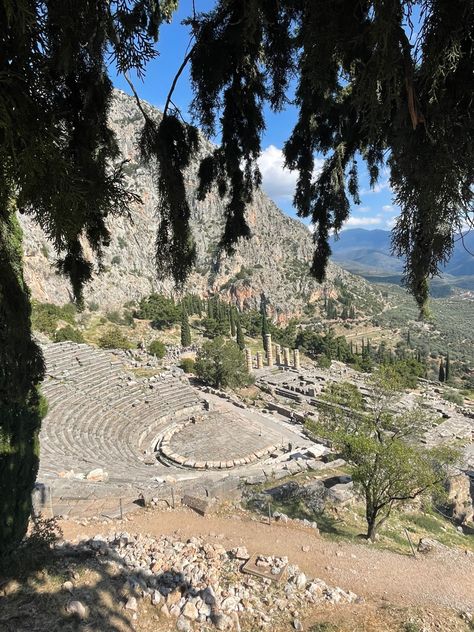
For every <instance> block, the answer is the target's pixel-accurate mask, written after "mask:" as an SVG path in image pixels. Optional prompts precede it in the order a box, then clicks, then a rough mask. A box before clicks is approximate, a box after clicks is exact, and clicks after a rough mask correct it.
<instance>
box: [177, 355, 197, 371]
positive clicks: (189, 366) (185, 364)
mask: <svg viewBox="0 0 474 632" xmlns="http://www.w3.org/2000/svg"><path fill="white" fill-rule="evenodd" d="M195 364H196V363H195V362H194V360H193V359H192V358H183V359H182V360H181V362H180V363H179V366H180V367H181V368H182V369H183V371H184V372H185V373H194V365H195Z"/></svg>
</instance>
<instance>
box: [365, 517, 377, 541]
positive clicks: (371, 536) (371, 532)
mask: <svg viewBox="0 0 474 632" xmlns="http://www.w3.org/2000/svg"><path fill="white" fill-rule="evenodd" d="M376 535H377V525H376V523H375V517H373V518H370V520H369V519H367V540H371V541H372V542H375V536H376Z"/></svg>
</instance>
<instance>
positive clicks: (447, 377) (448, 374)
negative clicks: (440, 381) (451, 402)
mask: <svg viewBox="0 0 474 632" xmlns="http://www.w3.org/2000/svg"><path fill="white" fill-rule="evenodd" d="M450 378H451V360H450V357H449V351H448V353H447V354H446V364H445V367H444V379H445V381H446V382H449V380H450Z"/></svg>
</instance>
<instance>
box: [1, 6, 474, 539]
mask: <svg viewBox="0 0 474 632" xmlns="http://www.w3.org/2000/svg"><path fill="white" fill-rule="evenodd" d="M190 4H191V5H192V3H190ZM176 6H177V0H154V1H151V0H130V1H127V2H123V1H122V0H110V2H95V3H91V2H88V1H86V0H75V1H74V2H73V1H72V0H62V1H61V2H58V1H57V0H44V2H37V1H35V0H22V1H21V2H17V1H16V0H2V1H1V2H0V78H1V79H0V80H1V86H2V88H1V90H0V172H1V173H0V183H1V184H0V223H1V234H2V235H3V237H2V239H3V242H2V251H1V253H0V256H1V257H2V261H3V263H2V265H3V266H4V268H5V269H6V270H7V272H8V271H10V273H12V271H15V278H16V279H17V282H12V283H9V281H8V279H9V278H10V277H9V276H8V274H7V276H6V277H2V279H1V281H0V283H1V297H0V298H1V301H2V306H1V307H0V314H1V318H2V320H1V322H0V331H1V332H9V331H13V329H14V328H15V327H16V333H15V336H17V342H18V344H19V346H17V347H16V348H13V347H12V345H11V344H10V341H7V344H6V346H4V347H2V350H1V351H0V353H1V354H2V356H1V359H2V368H1V370H2V375H4V376H6V377H5V379H4V383H3V386H2V387H1V389H0V403H1V405H2V406H5V407H6V408H7V409H8V410H10V408H11V407H12V406H14V407H15V406H17V408H15V410H16V411H17V412H18V411H20V410H23V411H25V413H24V419H25V420H27V419H30V417H29V415H30V413H29V412H27V411H29V410H31V401H32V400H31V397H33V395H32V393H33V391H34V387H35V386H36V385H37V384H38V383H39V381H40V380H41V356H40V352H39V351H38V349H37V348H36V347H35V345H34V343H33V342H32V340H31V327H30V321H29V314H28V308H27V304H28V296H27V294H26V290H25V288H24V287H23V282H22V281H19V279H21V278H22V277H21V257H20V259H18V251H17V250H15V249H13V250H12V249H11V248H9V244H8V243H4V242H5V240H6V242H8V240H9V237H8V235H11V226H12V221H13V220H12V217H11V215H12V210H11V209H12V207H11V203H12V201H13V200H14V201H15V204H16V207H17V208H18V210H19V211H21V212H22V213H24V214H27V215H29V216H30V218H31V219H33V220H34V221H36V222H37V223H38V224H39V225H40V226H41V227H42V228H43V229H44V230H45V232H46V234H47V235H48V237H49V238H50V239H51V241H52V243H53V245H54V247H55V249H56V251H57V253H58V267H59V269H60V270H61V271H62V272H63V273H65V274H67V275H68V277H69V278H70V281H71V285H72V290H73V294H74V297H75V300H76V301H77V302H78V303H79V304H80V303H81V300H82V289H83V286H84V284H85V283H86V282H87V281H88V280H89V279H90V278H91V275H92V272H93V263H92V262H91V261H89V260H88V259H87V258H86V255H85V250H84V244H85V243H86V242H88V246H89V247H90V249H91V251H92V252H93V253H95V255H96V257H97V261H98V263H99V264H100V259H101V255H102V252H103V249H104V248H105V247H106V246H107V244H108V243H109V240H110V235H109V231H108V226H110V225H111V223H113V218H114V217H115V216H119V215H127V214H128V213H129V212H130V210H131V207H132V206H133V205H134V204H137V203H138V202H139V200H138V198H137V196H136V195H135V194H134V193H133V192H130V191H128V190H127V188H126V181H125V176H124V171H123V167H124V164H123V158H122V157H121V156H119V152H118V148H117V144H116V141H115V138H114V134H113V132H112V130H111V129H110V127H109V125H108V114H109V111H110V107H111V103H112V98H113V92H112V82H111V80H110V77H109V74H108V73H109V68H110V67H111V64H110V59H111V58H112V61H113V62H114V63H115V66H116V68H117V70H118V72H119V73H123V74H125V75H126V76H127V80H128V81H129V79H128V74H127V73H128V72H129V71H134V72H135V73H137V74H138V75H139V76H143V74H144V71H145V67H146V65H147V63H148V62H149V61H150V60H151V59H152V58H153V57H154V56H155V55H156V54H157V52H158V50H157V42H158V34H159V29H160V26H161V25H162V24H163V22H166V21H169V20H170V19H171V16H172V14H173V11H174V10H175V9H176ZM192 6H193V5H192ZM416 9H422V10H421V11H418V14H419V15H420V17H419V24H418V25H417V27H418V28H415V29H413V32H414V33H416V35H415V36H412V35H411V32H410V30H409V29H407V28H406V24H410V21H411V19H412V18H413V15H414V11H415V10H416ZM473 25H474V7H473V0H437V1H436V2H435V1H434V0H429V1H427V0H409V1H407V2H402V1H401V0H390V1H388V0H387V1H383V2H380V1H377V2H375V1H370V0H369V1H367V2H363V3H360V2H359V3H354V2H353V0H337V1H329V0H314V1H313V2H309V1H308V2H296V1H295V0H280V1H279V2H268V0H252V1H247V2H243V1H242V0H216V2H215V4H214V8H213V9H212V10H211V11H209V12H206V13H201V14H195V13H194V12H193V13H192V14H191V15H190V17H189V20H188V21H187V22H186V28H189V30H190V37H191V40H192V41H191V45H190V48H189V50H188V52H187V53H186V56H185V59H184V60H183V63H182V65H181V66H180V70H179V72H178V75H177V76H176V81H177V79H178V78H179V74H180V73H181V72H182V69H183V68H184V67H185V66H186V63H188V62H189V63H190V64H191V80H192V89H193V91H194V101H193V106H192V110H193V113H194V115H195V121H196V123H197V124H199V125H200V126H201V127H202V128H203V130H204V132H205V133H208V134H213V135H214V134H215V135H217V136H220V139H221V144H220V146H219V147H217V148H216V149H215V150H214V151H213V153H212V154H211V155H210V156H207V157H204V159H203V160H202V163H201V166H200V169H199V190H198V197H199V198H200V199H203V198H204V197H205V196H206V195H207V194H208V193H209V192H211V190H213V191H214V190H215V191H217V193H218V194H220V195H221V196H222V197H223V199H225V201H226V210H225V226H224V230H223V233H222V236H221V240H220V243H219V249H220V250H225V251H227V252H231V251H232V249H233V246H234V244H235V243H236V241H237V240H238V239H239V238H240V237H249V236H250V229H249V226H248V224H247V222H246V216H245V209H246V205H247V204H248V203H250V202H251V200H252V193H253V189H254V187H255V185H258V184H259V183H260V181H261V175H260V173H259V170H258V166H257V163H256V160H257V158H258V156H259V154H260V152H261V143H260V141H261V135H262V132H263V130H264V125H265V121H264V112H265V111H266V108H268V107H270V108H271V109H272V110H274V111H276V112H277V111H279V110H281V109H282V108H283V107H284V105H285V104H286V103H287V102H288V100H289V99H290V100H292V101H293V102H294V103H295V105H296V108H297V109H298V120H297V123H296V126H295V128H294V130H293V132H292V134H291V137H290V138H289V140H288V142H287V143H286V145H285V148H284V152H285V157H286V163H287V166H288V167H289V168H290V169H294V170H296V171H297V174H298V184H297V188H296V193H295V200H294V202H295V207H296V208H297V211H298V214H299V215H300V216H301V217H305V218H309V219H311V221H312V223H313V225H314V226H315V230H314V241H315V252H314V259H313V264H312V272H313V274H314V275H315V276H316V278H318V279H319V280H322V279H323V278H324V275H325V271H326V266H327V261H328V258H329V255H330V248H329V244H328V239H329V235H330V233H331V231H335V232H336V233H337V232H338V231H339V230H340V228H341V227H342V225H343V223H344V222H345V221H346V220H347V218H348V216H349V212H350V203H349V197H351V198H352V199H353V201H354V202H355V203H358V202H359V197H358V176H357V165H358V162H357V159H360V160H362V161H364V162H365V163H366V165H367V167H368V170H369V174H370V181H371V185H373V186H375V184H376V183H377V181H378V180H379V179H380V177H381V174H384V173H385V168H387V169H388V171H389V184H390V186H391V188H392V191H393V196H394V201H395V203H397V204H398V205H399V206H400V209H401V213H400V216H399V219H398V220H397V224H396V226H395V229H394V234H393V237H394V239H393V245H394V248H395V251H396V253H397V254H399V255H403V256H404V257H405V261H406V267H405V284H406V285H407V287H408V288H409V289H410V291H411V292H412V293H413V295H414V296H415V297H416V300H417V301H418V303H419V305H420V308H421V310H422V311H423V310H425V306H426V301H427V296H428V279H429V278H430V277H431V276H433V275H435V274H436V273H437V271H438V269H439V267H440V265H441V264H443V263H444V261H445V260H446V259H447V258H448V257H449V255H450V253H451V251H452V247H453V236H454V234H455V232H456V231H458V230H459V229H460V228H461V227H462V226H463V223H464V220H465V219H466V218H469V217H470V213H472V204H473V188H472V182H473V175H474V142H473V140H474V139H473V136H474V126H473V125H472V94H473V93H474V73H473V72H472V68H473V57H474V47H473V44H472V41H473V38H472V33H473ZM295 77H296V79H297V90H296V95H293V94H292V93H291V90H290V82H291V81H292V80H293V78H295ZM176 81H173V82H172V87H171V89H170V92H169V94H168V96H167V98H166V101H165V106H164V109H163V116H162V117H161V118H160V119H159V120H156V119H153V118H151V116H150V114H149V110H148V109H147V108H145V107H143V106H142V104H141V102H140V100H139V98H138V96H137V94H136V92H135V89H134V88H133V86H131V84H130V86H131V87H130V89H131V91H132V93H133V94H134V96H135V98H136V102H137V106H138V108H139V110H140V111H141V114H142V116H143V130H142V133H141V137H140V139H139V143H138V145H139V151H140V155H141V158H142V159H143V160H144V161H145V162H147V164H148V165H149V167H150V169H151V171H152V174H153V181H154V184H155V187H156V192H157V194H158V195H157V196H156V199H157V216H158V217H159V227H158V234H157V240H156V263H157V271H158V273H159V274H160V275H161V276H170V275H171V276H172V277H173V278H174V280H175V282H176V283H177V284H178V285H182V284H183V282H184V281H185V279H186V276H187V274H188V273H189V271H190V269H191V267H192V265H193V263H194V261H195V257H196V248H195V242H194V239H193V235H192V232H191V228H190V216H191V208H190V198H189V196H188V195H187V192H186V188H185V181H186V180H185V172H186V169H187V168H188V166H189V165H190V162H191V159H192V157H193V156H194V155H195V154H196V150H197V147H198V144H199V136H198V134H197V131H196V128H195V127H193V126H191V125H189V124H187V123H185V122H184V121H183V120H182V113H181V112H179V111H178V109H177V108H176V106H175V105H174V102H173V89H174V86H175V85H176ZM293 97H294V98H293ZM317 153H323V154H324V155H325V156H326V162H325V164H324V167H323V169H322V170H321V172H320V174H319V175H318V176H317V178H316V179H315V178H314V173H315V169H314V166H315V162H314V161H315V156H316V154H317ZM360 160H359V161H360ZM87 251H89V248H88V249H87ZM3 303H8V305H6V306H4V305H3ZM20 304H21V305H22V306H23V312H21V313H22V314H23V316H22V317H20V318H18V313H19V312H18V311H17V310H16V308H17V307H18V305H20ZM425 311H426V310H425ZM209 315H210V316H211V314H209ZM2 335H4V333H2ZM13 339H14V337H13V338H11V340H13ZM18 349H25V350H26V351H25V353H21V354H20V353H18ZM18 407H19V408H18ZM18 415H20V417H21V414H20V413H19V412H18ZM18 415H17V416H16V417H15V419H17V421H15V424H16V425H17V426H18V428H20V427H23V428H25V427H26V426H22V423H23V422H22V421H18ZM6 419H7V416H3V417H2V420H1V422H0V423H1V424H2V426H1V433H2V437H3V436H4V435H5V433H6V435H9V433H10V430H9V428H10V426H11V423H13V422H11V423H10V422H7V421H5V420H6ZM25 423H26V424H27V426H28V427H29V428H30V431H31V432H30V438H31V441H30V442H29V443H28V442H26V443H25V444H24V449H25V450H26V449H27V448H26V446H29V448H28V449H29V450H30V453H29V457H28V458H25V459H23V464H24V465H23V466H22V467H25V468H27V469H28V475H27V476H24V480H25V481H29V482H28V483H27V484H25V485H24V486H23V487H16V486H14V485H13V486H10V485H8V484H6V485H4V487H2V490H4V491H5V493H6V495H7V496H6V497H4V496H2V502H4V503H5V511H2V512H0V522H1V524H2V526H1V529H2V533H5V534H6V535H5V537H3V538H0V546H1V547H2V550H5V549H7V548H9V547H11V545H12V544H13V543H14V541H16V540H17V539H18V538H19V537H21V534H22V533H23V532H24V526H25V524H26V523H25V518H24V516H22V517H21V519H20V517H18V515H17V514H15V513H13V514H12V512H11V507H13V506H14V505H15V503H16V502H17V501H16V500H12V499H11V498H9V496H13V495H15V494H18V493H21V494H23V496H22V498H21V499H19V500H18V503H19V504H18V506H22V507H23V508H24V511H25V512H26V513H27V511H28V506H29V501H28V498H27V496H28V493H27V490H28V489H30V488H31V484H30V483H31V482H32V480H33V478H34V471H35V470H34V458H33V445H34V437H35V433H36V432H37V426H35V425H34V424H31V423H30V422H29V421H28V422H27V421H25ZM8 424H10V425H8ZM28 424H29V425H28ZM9 441H10V440H9V439H8V440H7V441H6V442H4V441H3V439H2V442H1V443H0V445H1V446H2V447H1V448H0V459H1V463H0V472H2V473H4V472H5V471H11V472H14V471H16V470H15V467H12V466H11V462H10V461H9V459H11V458H13V457H11V455H12V454H14V453H15V452H14V451H11V450H10V448H9V447H8V445H9V443H8V442H9ZM9 463H10V465H9ZM25 464H29V465H25ZM18 471H19V470H18ZM24 473H25V472H24V471H22V474H24ZM2 475H3V474H2ZM2 485H3V482H2ZM20 489H21V490H22V491H21V492H19V490H20ZM15 506H16V505H15ZM25 515H26V514H25ZM12 524H14V525H15V527H14V528H13V527H11V525H12ZM9 525H10V526H9ZM13 532H15V534H16V535H15V536H14V537H13V536H12V535H11V534H13ZM8 534H10V535H8Z"/></svg>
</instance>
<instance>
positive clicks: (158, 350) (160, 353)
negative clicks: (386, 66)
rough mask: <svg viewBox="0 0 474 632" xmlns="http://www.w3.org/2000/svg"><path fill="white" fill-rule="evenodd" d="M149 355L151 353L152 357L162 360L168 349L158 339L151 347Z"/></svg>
mask: <svg viewBox="0 0 474 632" xmlns="http://www.w3.org/2000/svg"><path fill="white" fill-rule="evenodd" d="M148 353H151V355H154V356H156V357H157V358H160V359H161V358H164V357H165V355H166V347H165V345H164V344H163V343H162V342H161V340H158V339H156V340H153V342H152V343H151V344H150V345H149V347H148Z"/></svg>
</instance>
